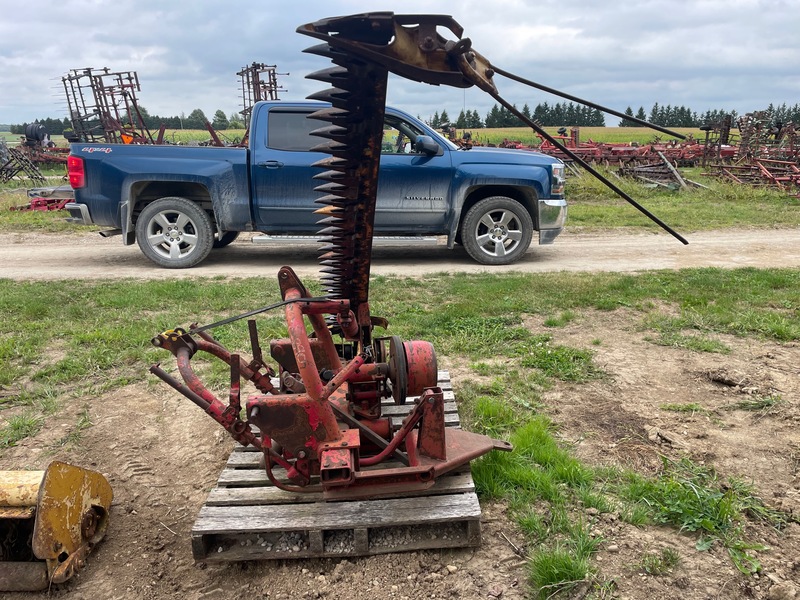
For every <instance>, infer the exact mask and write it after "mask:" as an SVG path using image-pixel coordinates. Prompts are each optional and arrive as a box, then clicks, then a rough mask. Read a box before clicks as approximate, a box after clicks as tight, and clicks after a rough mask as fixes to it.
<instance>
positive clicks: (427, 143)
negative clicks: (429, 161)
mask: <svg viewBox="0 0 800 600" xmlns="http://www.w3.org/2000/svg"><path fill="white" fill-rule="evenodd" d="M414 148H415V149H416V150H417V152H419V153H422V154H427V155H428V156H433V155H435V154H439V150H440V148H439V144H437V143H436V141H435V140H434V139H433V138H432V137H431V136H429V135H419V136H417V139H416V141H415V142H414Z"/></svg>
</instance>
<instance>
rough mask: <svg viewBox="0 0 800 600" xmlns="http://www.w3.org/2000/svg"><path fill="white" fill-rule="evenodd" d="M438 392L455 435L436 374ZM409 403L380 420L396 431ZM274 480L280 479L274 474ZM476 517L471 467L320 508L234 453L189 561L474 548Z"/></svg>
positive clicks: (249, 452) (443, 377) (243, 452)
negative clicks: (404, 490) (406, 489)
mask: <svg viewBox="0 0 800 600" xmlns="http://www.w3.org/2000/svg"><path fill="white" fill-rule="evenodd" d="M438 385H439V387H441V388H442V390H443V391H444V395H445V422H446V425H447V426H448V427H458V426H459V424H460V423H459V418H458V412H457V408H456V403H455V397H454V395H453V391H452V387H451V385H450V375H449V373H448V372H447V371H439V382H438ZM411 400H412V399H409V402H408V403H406V404H405V405H396V404H393V403H390V402H391V401H388V402H387V403H386V404H385V405H384V406H383V407H382V410H383V414H384V415H387V416H392V419H393V421H395V420H396V421H397V424H398V425H399V422H400V421H402V419H403V417H404V416H405V415H406V414H407V413H408V412H409V411H410V410H411V408H412V406H413V402H412V401H411ZM383 466H385V464H384V465H383ZM276 475H277V476H278V477H280V475H281V474H280V472H279V471H278V470H277V469H276ZM480 516H481V509H480V505H479V503H478V497H477V495H476V494H475V485H474V483H473V481H472V475H471V473H470V471H469V465H467V466H466V467H465V468H464V469H461V470H460V471H458V472H456V473H452V474H449V475H447V476H445V477H441V478H439V479H437V481H436V483H435V485H434V486H433V487H432V488H430V489H428V490H425V491H424V492H421V493H420V492H417V493H413V494H406V495H405V496H404V497H392V498H382V499H375V500H350V501H342V502H325V501H323V500H322V497H321V494H296V493H292V492H286V491H283V490H281V489H278V488H276V487H274V486H273V485H272V484H271V483H270V482H269V480H268V479H267V476H266V473H265V471H264V462H263V457H262V454H261V453H260V452H257V451H255V450H254V449H253V448H244V447H242V446H238V447H236V448H235V449H234V451H233V452H232V453H231V455H230V458H229V459H228V463H227V465H226V466H225V469H224V470H223V471H222V473H221V474H220V476H219V479H218V481H217V487H215V488H214V489H213V490H211V492H210V493H209V495H208V498H207V499H206V503H205V504H204V505H203V507H202V509H201V510H200V514H199V515H198V517H197V520H196V521H195V524H194V527H193V528H192V553H193V555H194V558H195V560H197V561H203V562H231V561H245V560H274V559H287V558H310V557H347V556H365V555H373V554H384V553H388V552H400V551H407V550H423V549H433V548H460V547H467V546H479V545H480V541H481V533H480Z"/></svg>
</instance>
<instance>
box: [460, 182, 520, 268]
mask: <svg viewBox="0 0 800 600" xmlns="http://www.w3.org/2000/svg"><path fill="white" fill-rule="evenodd" d="M532 237H533V221H532V220H531V216H530V214H528V211H527V209H526V208H525V207H524V206H523V205H522V204H520V203H519V202H517V201H516V200H513V199H511V198H507V197H506V196H491V197H489V198H484V199H483V200H481V201H480V202H478V203H477V204H476V205H475V206H473V207H472V208H470V209H469V211H467V216H466V217H464V222H463V225H462V226H461V240H462V241H463V243H464V248H465V249H466V251H467V253H468V254H469V255H470V256H471V257H472V258H473V259H475V260H476V261H477V262H479V263H481V264H483V265H510V264H511V263H513V262H516V261H518V260H519V259H520V258H522V256H523V255H524V254H525V252H526V251H527V250H528V247H529V246H530V245H531V238H532Z"/></svg>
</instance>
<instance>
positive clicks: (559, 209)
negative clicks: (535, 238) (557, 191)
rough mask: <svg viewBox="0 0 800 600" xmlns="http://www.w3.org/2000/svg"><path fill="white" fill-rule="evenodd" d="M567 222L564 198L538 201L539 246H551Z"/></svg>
mask: <svg viewBox="0 0 800 600" xmlns="http://www.w3.org/2000/svg"><path fill="white" fill-rule="evenodd" d="M566 222H567V201H566V200H565V199H564V198H549V199H545V200H539V244H540V245H544V244H552V243H553V240H555V239H556V238H557V237H558V234H559V233H561V231H562V229H564V224H565V223H566Z"/></svg>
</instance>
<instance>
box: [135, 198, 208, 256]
mask: <svg viewBox="0 0 800 600" xmlns="http://www.w3.org/2000/svg"><path fill="white" fill-rule="evenodd" d="M136 242H137V243H138V244H139V248H140V249H141V250H142V253H143V254H144V255H145V256H146V257H147V258H149V259H150V260H151V261H153V262H154V263H155V264H157V265H158V266H159V267H164V268H167V269H186V268H188V267H193V266H195V265H196V264H198V263H200V262H201V261H202V260H203V259H205V258H206V256H208V253H209V252H211V247H212V245H213V243H214V228H213V226H212V224H211V218H210V217H209V216H208V213H206V211H204V210H203V209H202V208H200V207H199V206H198V205H197V204H195V203H194V202H192V201H191V200H187V199H186V198H178V197H167V198H161V199H159V200H156V201H155V202H151V203H150V204H148V205H147V206H145V207H144V209H143V210H142V212H141V214H140V215H139V219H138V220H137V221H136Z"/></svg>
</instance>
